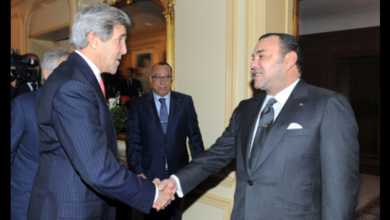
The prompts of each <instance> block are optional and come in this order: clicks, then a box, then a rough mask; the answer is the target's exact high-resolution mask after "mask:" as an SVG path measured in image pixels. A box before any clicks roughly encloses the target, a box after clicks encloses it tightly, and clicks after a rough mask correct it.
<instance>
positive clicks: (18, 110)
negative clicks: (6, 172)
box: [11, 99, 25, 166]
mask: <svg viewBox="0 0 390 220" xmlns="http://www.w3.org/2000/svg"><path fill="white" fill-rule="evenodd" d="M24 118H25V116H24V111H23V108H22V104H21V103H20V101H19V99H12V100H11V166H12V163H13V161H14V158H15V155H16V151H17V150H18V148H19V144H20V142H21V140H22V138H23V135H24V130H25V120H24Z"/></svg>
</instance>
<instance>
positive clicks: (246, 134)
mask: <svg viewBox="0 0 390 220" xmlns="http://www.w3.org/2000/svg"><path fill="white" fill-rule="evenodd" d="M265 97H266V94H265V93H261V94H259V95H257V96H255V97H253V98H252V99H250V100H249V106H248V110H247V111H245V117H244V119H243V125H245V126H243V128H242V133H241V146H242V147H241V149H242V155H243V159H244V161H246V163H245V169H246V171H247V173H248V174H249V173H250V171H249V164H248V161H249V151H250V146H251V142H252V138H253V131H254V129H255V126H256V121H257V120H256V119H257V116H258V115H259V111H260V109H261V106H262V105H263V102H264V99H265Z"/></svg>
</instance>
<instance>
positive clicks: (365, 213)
mask: <svg viewBox="0 0 390 220" xmlns="http://www.w3.org/2000/svg"><path fill="white" fill-rule="evenodd" d="M355 220H380V197H378V198H376V199H374V200H373V201H371V202H369V203H368V204H367V205H365V206H364V207H362V208H361V209H359V210H358V211H357V212H356V214H355Z"/></svg>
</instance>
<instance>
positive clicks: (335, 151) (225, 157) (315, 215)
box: [176, 79, 360, 220]
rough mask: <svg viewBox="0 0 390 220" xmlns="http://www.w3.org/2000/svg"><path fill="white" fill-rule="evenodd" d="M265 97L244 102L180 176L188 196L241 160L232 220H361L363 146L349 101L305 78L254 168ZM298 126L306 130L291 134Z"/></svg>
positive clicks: (293, 94)
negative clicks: (356, 219) (255, 135)
mask: <svg viewBox="0 0 390 220" xmlns="http://www.w3.org/2000/svg"><path fill="white" fill-rule="evenodd" d="M265 96H266V94H265V93H263V94H260V95H257V96H255V97H253V98H251V99H248V100H244V101H242V102H241V103H240V104H239V106H238V107H237V108H236V109H235V111H234V113H233V115H232V117H231V119H230V124H229V126H228V127H227V128H226V130H225V131H224V132H223V134H222V136H221V137H220V138H218V139H217V141H216V143H215V144H214V145H212V146H211V148H210V149H208V150H206V151H204V152H203V153H202V154H201V155H200V156H198V157H197V158H195V159H194V160H193V161H191V163H190V164H189V165H188V166H186V167H184V168H183V169H181V170H180V171H178V172H177V173H176V175H177V176H178V178H179V179H180V183H181V186H182V188H183V192H184V193H188V192H189V191H190V190H192V189H193V188H194V187H195V186H196V185H198V184H199V183H200V182H202V181H203V180H204V179H206V178H207V177H208V176H209V175H210V174H213V173H215V172H218V171H219V170H220V169H221V168H223V167H224V166H226V165H227V164H228V163H229V162H230V161H231V160H232V159H233V158H236V165H237V188H236V192H235V195H234V208H233V212H232V215H231V219H277V220H280V219H289V220H293V219H299V220H320V219H321V220H334V219H343V220H348V219H351V220H352V219H354V214H355V208H356V205H357V196H358V191H359V180H360V176H359V144H358V141H357V133H358V127H357V124H356V121H355V117H354V113H353V111H352V108H351V106H350V104H349V101H348V100H347V98H346V97H345V96H344V95H341V94H339V93H336V92H333V91H329V90H326V89H322V88H318V87H314V86H311V85H308V84H306V83H305V82H304V81H303V80H302V79H301V80H300V82H299V83H298V84H297V85H296V87H295V88H294V90H293V91H292V93H291V95H290V97H289V98H288V100H287V102H286V103H285V105H284V107H283V108H282V110H281V112H280V113H279V115H278V117H277V118H276V120H275V121H274V124H273V125H272V127H271V129H270V131H269V133H268V135H267V139H266V140H265V144H264V146H263V149H262V151H261V154H260V156H259V158H258V159H257V164H256V165H255V168H254V169H253V170H249V168H248V161H249V149H250V144H251V140H252V133H253V129H254V126H255V124H256V120H255V119H256V118H257V116H258V114H259V111H260V108H261V106H262V104H263V101H264V98H265ZM292 123H297V124H299V125H301V126H302V129H288V127H289V125H291V124H292Z"/></svg>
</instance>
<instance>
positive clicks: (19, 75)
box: [11, 48, 39, 82]
mask: <svg viewBox="0 0 390 220" xmlns="http://www.w3.org/2000/svg"><path fill="white" fill-rule="evenodd" d="M38 65H39V62H38V61H37V60H34V59H30V58H28V57H26V56H22V55H20V54H18V53H17V52H16V49H14V48H11V66H14V67H15V69H13V70H11V71H12V75H13V76H11V82H12V81H14V80H15V79H17V80H18V81H19V82H36V81H37V76H38V71H37V70H36V69H30V68H34V67H36V66H38Z"/></svg>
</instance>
